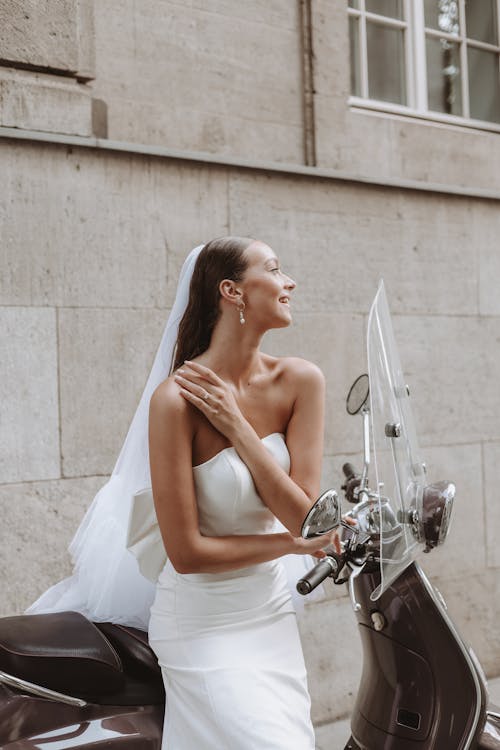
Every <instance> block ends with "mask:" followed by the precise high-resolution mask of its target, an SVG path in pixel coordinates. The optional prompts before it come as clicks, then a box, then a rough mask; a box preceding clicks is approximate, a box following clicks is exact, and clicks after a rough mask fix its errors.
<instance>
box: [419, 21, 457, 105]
mask: <svg viewBox="0 0 500 750" xmlns="http://www.w3.org/2000/svg"><path fill="white" fill-rule="evenodd" d="M426 51H427V94H428V107H429V109H431V110H433V111H434V112H446V113H448V114H451V115H461V114H462V76H461V72H460V56H459V47H458V44H456V43H455V42H450V41H448V40H446V39H436V37H431V36H428V37H427V39H426Z"/></svg>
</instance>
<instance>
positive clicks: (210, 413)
mask: <svg viewBox="0 0 500 750" xmlns="http://www.w3.org/2000/svg"><path fill="white" fill-rule="evenodd" d="M174 380H175V382H176V383H177V384H178V385H179V386H180V389H181V390H180V392H181V395H182V396H183V397H184V398H185V399H186V401H189V403H191V404H193V406H196V408H197V409H199V410H200V411H201V413H202V414H204V415H205V417H206V418H207V419H208V420H209V422H211V423H212V425H213V426H214V427H215V429H216V430H218V431H219V432H221V433H222V434H223V435H225V436H226V437H227V438H228V439H229V440H231V439H232V435H233V434H234V431H235V429H236V428H237V426H238V424H241V422H243V421H245V418H244V416H243V414H242V413H241V411H240V408H239V406H238V404H237V403H236V398H235V396H234V393H233V392H232V390H231V388H230V387H229V385H228V384H227V383H225V382H224V381H223V380H222V378H220V377H219V376H218V375H216V374H215V372H214V371H213V370H211V369H210V368H209V367H205V365H200V364H199V363H198V362H191V361H189V360H186V361H185V362H184V364H183V366H182V368H180V369H179V370H177V372H176V374H175V375H174Z"/></svg>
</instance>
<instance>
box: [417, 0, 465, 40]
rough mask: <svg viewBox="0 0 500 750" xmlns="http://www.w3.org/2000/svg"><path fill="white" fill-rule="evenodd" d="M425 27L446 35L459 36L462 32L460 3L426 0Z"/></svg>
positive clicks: (446, 0)
mask: <svg viewBox="0 0 500 750" xmlns="http://www.w3.org/2000/svg"><path fill="white" fill-rule="evenodd" d="M424 14H425V25H426V26H427V27H428V28H430V29H438V30H439V31H444V32H445V33H446V34H455V35H458V34H459V32H460V24H459V15H458V3H457V2H456V0H425V2H424Z"/></svg>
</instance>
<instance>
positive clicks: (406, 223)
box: [229, 172, 478, 315]
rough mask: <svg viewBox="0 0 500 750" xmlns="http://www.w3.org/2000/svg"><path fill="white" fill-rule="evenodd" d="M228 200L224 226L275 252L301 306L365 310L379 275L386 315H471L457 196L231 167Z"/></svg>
mask: <svg viewBox="0 0 500 750" xmlns="http://www.w3.org/2000/svg"><path fill="white" fill-rule="evenodd" d="M229 201H230V218H231V227H232V228H233V229H235V228H236V227H237V228H238V229H237V231H238V233H240V234H250V235H252V236H257V237H258V238H259V239H262V240H263V241H265V242H267V243H268V244H269V245H271V247H273V249H274V250H276V252H277V253H278V255H279V257H280V258H281V260H282V265H283V267H284V269H285V270H286V271H287V272H288V273H289V274H290V275H291V276H292V278H294V279H295V281H296V282H297V289H296V291H295V292H294V299H295V303H294V304H295V306H296V307H297V309H299V310H301V311H302V310H308V311H321V312H326V311H335V312H351V313H352V312H359V313H367V312H368V310H369V307H370V305H371V302H372V299H373V297H374V295H375V291H376V288H377V284H378V281H379V279H380V278H381V277H383V278H384V279H385V281H386V286H387V289H388V296H389V304H390V307H391V310H392V311H393V312H411V313H420V314H453V313H462V314H467V315H470V314H474V313H476V312H477V283H478V282H477V264H476V260H475V259H476V250H475V241H476V234H475V232H476V229H477V228H476V227H475V225H474V223H471V220H470V204H469V203H468V202H467V201H464V200H460V201H457V200H455V199H451V198H447V197H437V196H432V198H431V197H430V196H428V195H420V194H416V193H408V192H406V191H395V190H388V189H384V188H375V189H374V188H369V187H363V186H361V185H352V184H345V183H336V182H331V181H322V180H317V181H310V180H307V181H306V180H304V179H300V178H290V177H282V176H280V177H277V176H274V177H270V176H261V175H253V174H244V173H237V172H233V173H231V174H230V182H229ZM450 289H452V290H453V294H450Z"/></svg>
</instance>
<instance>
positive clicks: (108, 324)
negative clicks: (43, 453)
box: [59, 308, 168, 477]
mask: <svg viewBox="0 0 500 750" xmlns="http://www.w3.org/2000/svg"><path fill="white" fill-rule="evenodd" d="M167 315H168V311H167V310H119V309H114V310H109V309H85V308H83V309H82V308H80V309H71V308H69V309H62V310H61V311H60V313H59V357H60V392H61V397H60V398H61V444H62V457H63V475H64V476H65V477H72V476H82V475H83V476H85V475H92V474H108V473H111V472H112V470H113V467H114V465H115V462H116V459H117V458H118V453H119V451H120V448H121V446H122V444H123V441H124V439H125V436H126V434H127V431H128V428H129V426H130V423H131V421H132V418H133V416H134V414H135V410H136V408H137V406H138V404H139V399H140V397H141V394H142V391H143V389H144V386H145V385H146V379H147V376H148V374H149V372H150V369H151V366H152V363H153V359H154V356H155V354H156V350H157V348H158V345H159V343H160V339H161V335H162V332H163V329H164V326H165V322H166V319H167ZM167 375H168V373H166V374H165V377H167Z"/></svg>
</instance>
